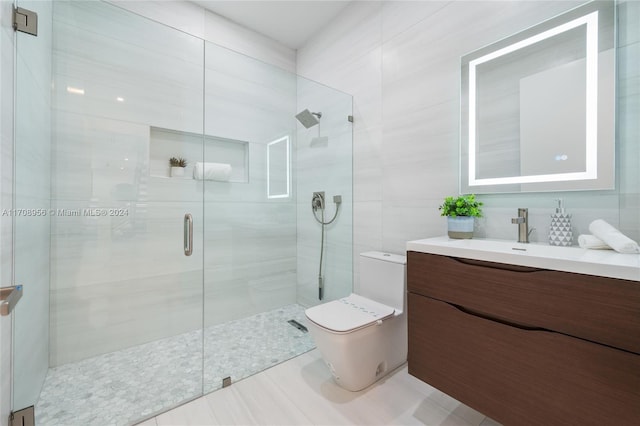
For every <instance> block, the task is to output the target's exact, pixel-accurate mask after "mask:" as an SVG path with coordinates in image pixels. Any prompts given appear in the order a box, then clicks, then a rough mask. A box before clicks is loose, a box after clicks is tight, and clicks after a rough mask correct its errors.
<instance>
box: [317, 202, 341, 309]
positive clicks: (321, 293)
mask: <svg viewBox="0 0 640 426" xmlns="http://www.w3.org/2000/svg"><path fill="white" fill-rule="evenodd" d="M317 209H318V208H317V207H315V206H312V207H311V210H312V211H313V217H314V218H315V219H316V222H318V223H319V224H320V225H321V226H322V232H321V237H320V267H319V268H318V299H319V300H322V299H323V298H324V278H323V276H322V259H323V254H324V227H325V226H326V225H331V224H332V223H333V221H334V220H336V217H338V210H340V203H336V212H335V213H334V214H333V217H332V218H331V220H330V221H328V222H325V221H324V202H321V203H320V219H318V216H317V215H316V210H317Z"/></svg>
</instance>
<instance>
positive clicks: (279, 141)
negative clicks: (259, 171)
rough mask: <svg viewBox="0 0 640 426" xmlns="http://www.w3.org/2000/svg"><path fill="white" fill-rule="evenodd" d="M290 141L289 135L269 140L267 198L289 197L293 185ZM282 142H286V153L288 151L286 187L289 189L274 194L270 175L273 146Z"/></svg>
mask: <svg viewBox="0 0 640 426" xmlns="http://www.w3.org/2000/svg"><path fill="white" fill-rule="evenodd" d="M289 142H290V138H289V136H283V137H281V138H279V139H276V140H274V141H272V142H269V143H268V144H267V198H269V199H273V198H288V197H289V193H290V192H291V191H290V185H291V183H290V182H291V166H290V164H291V163H290V161H289V160H290V159H289V155H290V154H289V149H290V148H289V147H290V145H291V144H290V143H289ZM280 143H284V144H285V153H286V154H285V155H286V159H285V161H286V164H285V167H286V180H287V183H286V188H287V190H286V192H284V193H279V194H272V193H271V176H270V173H271V147H273V146H274V145H276V144H280Z"/></svg>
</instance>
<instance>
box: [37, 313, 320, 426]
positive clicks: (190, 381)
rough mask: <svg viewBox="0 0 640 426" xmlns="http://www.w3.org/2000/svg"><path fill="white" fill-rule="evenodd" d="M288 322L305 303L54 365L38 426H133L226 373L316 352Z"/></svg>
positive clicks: (241, 374)
mask: <svg viewBox="0 0 640 426" xmlns="http://www.w3.org/2000/svg"><path fill="white" fill-rule="evenodd" d="M290 319H294V320H296V321H298V322H300V323H302V324H305V323H306V318H305V315H304V308H303V307H302V306H300V305H288V306H285V307H282V308H278V309H274V310H272V311H269V312H264V313H261V314H256V315H253V316H250V317H247V318H243V319H240V320H235V321H230V322H227V323H224V324H219V325H215V326H212V327H208V328H206V329H205V330H204V332H203V331H202V330H196V331H192V332H189V333H184V334H181V335H178V336H174V337H170V338H166V339H161V340H157V341H154V342H150V343H146V344H143V345H139V346H135V347H132V348H128V349H124V350H120V351H117V352H112V353H108V354H104V355H99V356H96V357H92V358H88V359H85V360H82V361H79V362H75V363H71V364H65V365H61V366H59V367H54V368H51V369H49V372H48V373H47V377H46V379H45V382H44V385H43V387H42V391H41V393H40V398H39V400H38V402H37V404H36V410H35V411H36V424H38V425H41V426H57V425H60V426H73V425H78V426H80V425H82V426H93V425H95V426H107V425H127V424H132V423H135V422H136V421H137V420H140V419H142V418H145V417H149V416H151V415H152V414H156V413H159V412H162V411H165V410H167V409H169V408H171V407H174V406H176V405H179V404H180V403H182V402H184V401H187V400H190V399H193V398H195V397H198V396H200V395H201V394H203V393H205V394H206V393H209V392H212V391H214V390H216V389H219V388H221V387H222V379H223V378H225V377H231V381H232V382H235V381H238V380H240V379H243V378H245V377H248V376H251V375H252V374H255V373H258V372H260V371H262V370H264V369H266V368H269V367H271V366H274V365H276V364H279V363H281V362H283V361H286V360H287V359H290V358H292V357H295V356H297V355H300V354H302V353H305V352H307V351H309V350H311V349H313V348H314V344H313V341H312V339H311V336H310V335H309V333H304V332H302V331H300V330H298V329H297V328H295V327H293V326H292V325H291V324H289V323H288V322H287V321H289V320H290ZM203 355H204V356H203ZM203 371H204V374H203Z"/></svg>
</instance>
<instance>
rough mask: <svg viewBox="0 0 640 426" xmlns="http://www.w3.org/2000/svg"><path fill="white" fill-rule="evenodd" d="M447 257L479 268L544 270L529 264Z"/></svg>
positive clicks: (520, 270) (524, 270)
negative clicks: (521, 264) (508, 263)
mask: <svg viewBox="0 0 640 426" xmlns="http://www.w3.org/2000/svg"><path fill="white" fill-rule="evenodd" d="M449 259H451V260H455V261H456V262H459V263H464V264H465V265H471V266H480V267H481V268H490V269H503V270H505V271H511V272H539V271H544V269H541V268H532V267H530V266H520V265H507V264H505V263H494V262H487V261H484V260H474V259H463V258H460V257H450V258H449Z"/></svg>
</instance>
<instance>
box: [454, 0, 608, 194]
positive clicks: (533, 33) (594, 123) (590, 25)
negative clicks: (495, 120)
mask: <svg viewBox="0 0 640 426" xmlns="http://www.w3.org/2000/svg"><path fill="white" fill-rule="evenodd" d="M607 7H609V8H614V7H615V5H614V4H613V2H592V3H588V4H586V5H583V6H579V7H578V8H576V9H573V10H570V11H568V12H566V13H564V14H562V15H560V16H558V17H555V18H553V19H550V20H549V21H546V22H544V23H542V24H539V25H536V26H534V27H532V28H529V29H528V30H525V31H523V32H522V33H520V34H516V35H514V36H510V37H508V38H506V39H504V40H501V41H500V42H497V43H495V44H493V45H491V46H488V47H485V48H483V49H480V50H478V51H477V52H474V53H471V54H468V55H465V56H464V57H463V59H462V64H463V82H462V83H463V84H462V87H463V96H464V88H465V84H466V87H467V88H468V93H467V97H466V99H465V100H466V101H467V102H468V105H467V109H468V112H467V117H464V115H463V116H462V117H461V118H462V119H464V118H467V120H468V121H467V123H466V125H467V129H465V128H464V127H465V126H464V125H463V126H462V131H463V133H462V136H463V137H462V138H461V143H462V144H464V143H465V142H466V146H467V147H468V151H467V152H466V156H467V161H466V162H465V161H464V158H463V156H462V155H461V164H460V167H461V168H464V169H461V170H465V171H466V170H468V172H467V173H466V176H464V175H465V174H463V173H461V181H460V184H461V188H460V192H461V193H467V192H477V193H491V192H520V189H518V190H515V189H505V190H503V189H496V190H480V189H476V188H479V187H483V186H492V185H498V186H501V185H510V184H511V186H510V187H509V188H516V187H517V184H536V183H545V182H559V183H560V182H570V181H584V180H595V179H598V178H599V173H598V90H599V89H598V67H599V54H600V53H601V52H600V46H599V43H600V41H599V20H600V19H602V16H599V15H600V14H601V12H602V11H603V10H604V11H605V14H604V15H605V16H607V17H608V16H609V15H610V16H611V17H613V16H614V13H613V11H610V12H609V11H608V10H606V9H605V8H607ZM565 16H567V18H565ZM575 16H577V17H576V18H573V19H571V17H575ZM567 19H570V20H569V21H566V20H567ZM563 21H566V22H563ZM550 24H552V25H553V26H552V27H550ZM582 25H584V26H586V57H585V59H586V61H585V67H586V88H585V94H586V108H585V111H586V139H585V148H586V161H585V170H584V171H580V172H572V173H554V174H540V175H527V176H507V177H497V178H478V177H477V176H476V173H477V170H476V152H477V151H476V150H477V140H476V130H477V127H476V115H477V102H476V88H477V87H476V83H477V76H476V68H477V67H478V66H479V65H481V64H483V63H486V62H488V61H491V60H493V59H496V58H499V57H501V56H504V55H507V54H509V53H512V52H515V51H517V50H518V49H522V48H524V47H527V46H531V45H533V44H535V43H538V42H541V41H543V40H547V39H549V38H551V37H554V36H557V35H559V34H562V33H564V32H566V31H570V30H572V29H575V28H578V27H580V26H582ZM611 25H612V26H613V23H612V24H611ZM543 28H544V29H543ZM525 35H526V36H525ZM523 37H524V38H523ZM514 39H515V40H516V41H515V42H514V41H512V40H514ZM492 47H493V49H494V50H492ZM613 47H615V46H613ZM479 52H482V53H484V52H488V53H484V54H482V53H480V55H481V56H479V55H478V54H479ZM469 58H473V59H469ZM465 74H467V75H465ZM465 77H466V78H465ZM465 80H466V81H465ZM463 124H464V123H463ZM465 130H466V131H465ZM613 137H614V136H613V135H612V138H613ZM465 139H466V141H465ZM614 143H615V142H614ZM461 146H463V145H461ZM463 151H464V150H462V151H461V153H462V152H463ZM611 175H612V176H611V177H609V176H606V177H605V179H604V180H603V181H604V182H605V183H604V186H598V187H597V188H593V189H613V188H614V178H613V173H611ZM465 178H466V179H465ZM465 184H466V185H465ZM514 184H516V185H514ZM465 187H466V188H465ZM465 189H468V191H466V190H465ZM573 189H578V190H579V189H590V188H583V187H582V186H579V187H577V188H572V187H571V186H570V185H569V186H567V185H562V186H560V187H559V188H558V189H556V190H573ZM521 190H525V189H521ZM528 190H529V191H535V189H528ZM542 190H552V189H548V188H545V189H542Z"/></svg>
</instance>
